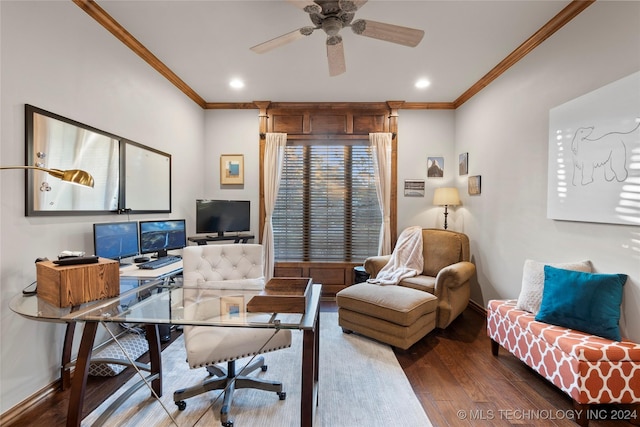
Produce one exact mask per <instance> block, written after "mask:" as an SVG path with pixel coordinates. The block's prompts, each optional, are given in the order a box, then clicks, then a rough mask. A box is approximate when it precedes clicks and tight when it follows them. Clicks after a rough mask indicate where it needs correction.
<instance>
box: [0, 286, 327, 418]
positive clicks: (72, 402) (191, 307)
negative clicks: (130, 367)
mask: <svg viewBox="0 0 640 427" xmlns="http://www.w3.org/2000/svg"><path fill="white" fill-rule="evenodd" d="M127 279H130V278H127ZM123 280H124V279H123ZM139 280H140V284H139V286H137V287H133V288H132V289H130V290H128V291H125V292H123V293H122V294H121V295H120V296H118V297H115V298H111V299H106V300H101V301H94V302H91V303H87V304H85V305H83V306H80V307H77V308H76V309H74V310H71V309H69V308H66V309H64V308H63V309H61V308H58V307H55V306H52V305H51V304H48V303H46V302H44V301H41V300H40V299H38V298H37V296H31V297H29V296H22V295H18V296H16V297H15V298H14V299H13V300H12V301H11V303H10V306H11V309H12V310H13V311H14V312H16V313H18V314H20V315H23V316H25V317H27V318H30V319H34V320H41V321H57V322H68V323H69V324H75V323H76V322H83V323H84V324H85V326H84V331H83V334H82V340H81V342H80V348H79V350H78V357H77V360H76V364H75V366H76V369H75V373H74V375H73V379H72V381H71V394H70V399H69V410H68V413H67V426H80V424H81V421H82V406H83V400H84V394H85V390H86V384H87V376H88V372H89V365H90V363H91V353H92V349H93V345H94V339H95V336H96V332H97V329H98V325H100V324H101V323H112V322H115V323H140V324H144V325H145V329H146V337H147V340H148V342H149V356H150V360H151V363H150V369H149V371H150V376H149V377H148V378H149V380H150V383H151V387H152V389H153V392H155V393H156V394H157V395H158V396H161V395H162V359H161V352H160V337H159V335H158V329H157V325H158V324H171V325H197V326H217V327H249V328H271V329H274V333H275V332H277V330H278V329H298V330H302V332H303V339H302V355H301V357H302V372H301V381H302V392H301V396H300V425H301V426H304V427H306V426H312V425H313V418H314V413H315V407H316V404H317V387H318V352H319V339H320V325H319V320H320V316H319V310H320V293H321V288H322V286H321V285H313V286H312V289H311V292H310V294H309V298H308V301H307V305H306V308H305V313H304V314H278V313H247V312H246V311H244V307H246V304H247V302H248V301H249V300H250V299H251V298H252V297H253V296H254V295H255V294H256V293H257V292H256V291H243V290H215V291H214V290H207V293H206V295H199V296H198V298H196V299H195V300H194V301H193V302H191V303H190V304H188V305H187V307H186V308H185V306H184V304H183V302H184V301H183V294H184V292H185V291H188V292H191V290H190V289H185V288H184V287H183V286H182V283H181V281H173V280H171V279H169V278H160V279H153V280H149V279H144V278H140V279H139ZM238 308H239V310H238ZM69 351H70V350H69Z"/></svg>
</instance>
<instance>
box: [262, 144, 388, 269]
mask: <svg viewBox="0 0 640 427" xmlns="http://www.w3.org/2000/svg"><path fill="white" fill-rule="evenodd" d="M374 179H375V177H374V173H373V154H372V151H371V148H370V146H369V145H368V144H367V142H366V141H363V142H356V143H354V144H351V145H335V144H326V143H323V144H315V145H314V144H313V143H312V142H306V143H302V144H298V145H288V146H287V147H286V148H285V159H284V166H283V171H282V178H281V183H280V191H279V194H278V199H277V201H276V207H275V211H274V215H273V228H274V241H275V254H276V260H278V261H348V262H360V261H363V260H364V259H365V258H366V257H368V256H371V255H375V254H376V253H377V246H378V237H379V231H380V223H381V215H380V210H379V208H378V202H377V195H376V190H375V183H374Z"/></svg>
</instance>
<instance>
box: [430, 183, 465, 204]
mask: <svg viewBox="0 0 640 427" xmlns="http://www.w3.org/2000/svg"><path fill="white" fill-rule="evenodd" d="M433 204H434V205H436V206H458V205H459V204H460V196H459V195H458V189H457V188H455V187H443V188H436V191H435V193H433Z"/></svg>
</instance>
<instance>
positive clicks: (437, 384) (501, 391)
mask: <svg viewBox="0 0 640 427" xmlns="http://www.w3.org/2000/svg"><path fill="white" fill-rule="evenodd" d="M321 310H322V311H335V310H336V305H335V302H333V301H323V303H322V308H321ZM485 327H486V323H485V318H484V316H483V315H482V314H480V313H479V312H477V311H475V310H473V309H471V308H468V309H467V310H466V311H465V312H464V313H463V315H462V316H460V317H459V318H458V319H456V320H455V321H454V322H453V323H452V324H451V325H450V326H449V327H448V328H447V329H446V330H435V331H433V332H431V333H430V334H429V335H427V336H426V337H425V338H423V339H422V340H421V341H419V342H418V343H416V344H415V345H414V346H413V347H411V348H410V349H409V350H407V351H402V350H395V353H396V356H397V358H398V360H399V362H400V365H401V366H402V368H403V369H404V371H405V373H406V375H407V378H408V379H409V381H410V383H411V385H412V387H413V390H414V392H415V394H416V396H418V399H419V400H420V402H421V403H422V406H423V407H424V409H425V412H426V413H427V415H428V416H429V418H430V419H431V422H432V423H433V425H434V426H435V427H440V426H477V425H481V426H483V425H486V426H511V425H518V426H523V427H524V426H576V425H577V424H575V423H574V422H573V421H572V420H570V419H567V418H568V417H570V416H571V415H572V414H573V412H571V411H572V409H573V407H572V403H571V400H570V399H569V398H568V397H567V396H566V395H565V394H564V393H562V392H561V391H559V390H558V389H556V388H555V387H554V386H552V385H551V384H549V383H548V382H547V381H546V380H545V379H543V378H542V377H541V376H539V375H538V374H537V373H536V372H534V371H533V370H531V369H530V368H528V367H527V366H526V365H525V364H523V363H522V362H520V361H519V360H518V359H516V358H515V357H513V356H511V355H510V354H508V353H507V352H506V351H505V350H504V349H501V350H500V354H499V356H498V357H494V356H492V355H491V349H490V340H489V338H488V337H487V334H486V331H485ZM176 336H177V333H175V332H174V334H173V337H174V338H175V337H176ZM141 360H144V356H143V358H142V359H141ZM127 371H130V369H127V370H125V371H124V372H123V373H121V374H120V375H118V376H116V377H112V378H95V377H90V378H89V385H88V390H87V395H86V397H85V399H86V400H85V414H88V413H90V412H91V411H92V410H93V409H94V408H95V407H97V406H98V404H100V403H101V402H102V401H103V400H104V399H105V398H106V397H107V396H109V395H110V394H111V393H112V392H113V391H114V390H117V389H118V388H119V387H120V386H121V385H122V384H124V383H125V382H126V381H127V380H128V379H129V378H130V376H131V375H133V373H129V372H127ZM67 404H68V391H57V392H55V393H52V394H50V395H49V396H48V397H47V398H45V399H43V400H42V401H40V402H38V404H36V405H35V406H34V407H32V408H31V409H30V410H28V411H26V412H24V413H23V414H21V415H20V416H19V417H17V418H15V419H13V420H12V421H11V422H9V423H6V424H5V426H6V427H22V426H36V425H37V426H40V425H47V426H50V427H55V426H64V425H65V418H66V411H67ZM594 409H595V412H594V415H597V416H604V415H608V416H609V417H610V416H611V415H613V416H615V415H620V414H623V415H624V412H623V411H625V410H629V409H632V408H629V407H622V406H621V407H608V406H602V407H596V408H594ZM637 415H638V417H640V414H637ZM589 425H590V426H591V427H605V426H606V427H611V426H631V425H632V424H631V423H628V422H626V421H614V420H595V419H594V418H593V417H592V418H591V421H590V424H589ZM345 427H351V426H345ZM353 427H356V426H353Z"/></svg>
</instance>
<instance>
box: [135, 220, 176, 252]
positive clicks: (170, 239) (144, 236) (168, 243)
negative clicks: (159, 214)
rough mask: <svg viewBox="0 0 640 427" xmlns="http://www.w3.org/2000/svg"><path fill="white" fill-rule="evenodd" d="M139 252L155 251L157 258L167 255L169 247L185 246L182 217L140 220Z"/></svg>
mask: <svg viewBox="0 0 640 427" xmlns="http://www.w3.org/2000/svg"><path fill="white" fill-rule="evenodd" d="M139 225H140V253H143V254H148V253H153V252H157V256H158V258H161V257H165V256H167V251H169V250H171V249H182V248H184V247H185V246H187V233H186V227H185V220H184V219H165V220H160V221H140V223H139Z"/></svg>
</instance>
